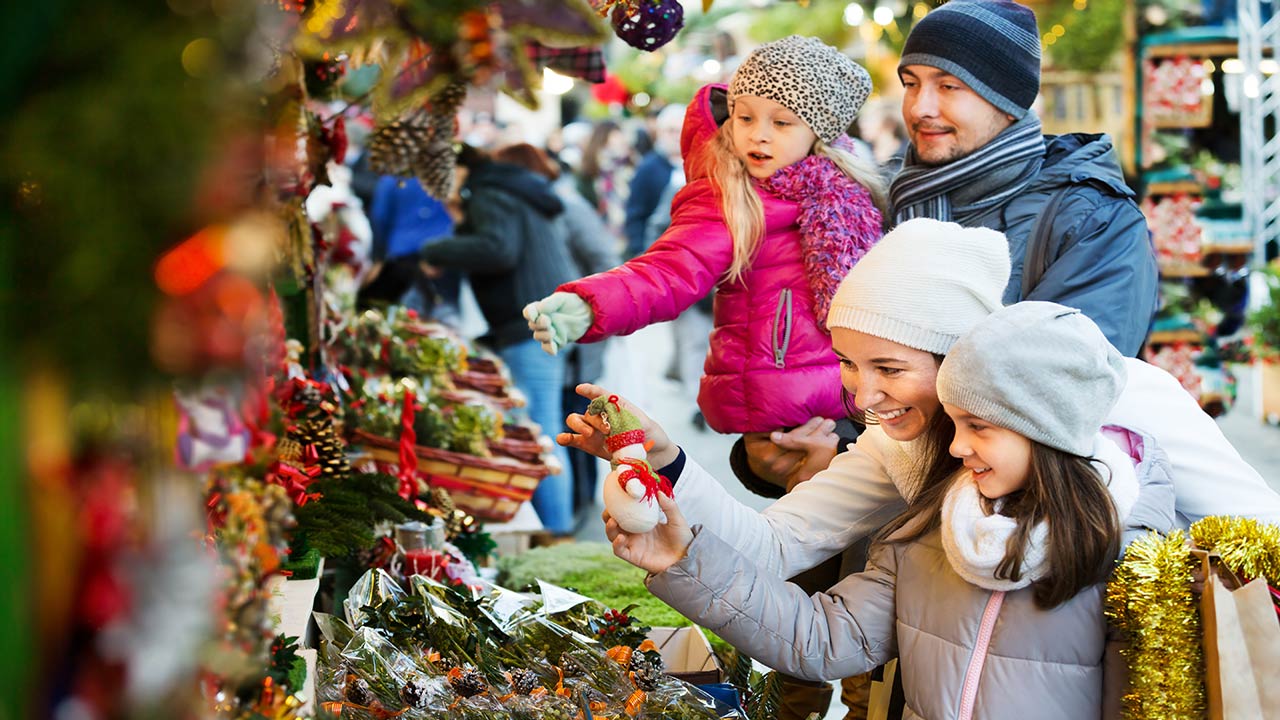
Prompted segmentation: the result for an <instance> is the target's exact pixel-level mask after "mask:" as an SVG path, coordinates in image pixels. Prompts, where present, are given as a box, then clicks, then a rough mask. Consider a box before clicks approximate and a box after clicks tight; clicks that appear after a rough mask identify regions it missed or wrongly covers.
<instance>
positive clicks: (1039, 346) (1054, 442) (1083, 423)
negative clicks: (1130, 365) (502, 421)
mask: <svg viewBox="0 0 1280 720" xmlns="http://www.w3.org/2000/svg"><path fill="white" fill-rule="evenodd" d="M1127 378H1128V373H1127V371H1126V370H1125V366H1124V356H1123V355H1121V354H1120V352H1119V351H1118V350H1116V349H1115V348H1114V347H1112V346H1111V343H1109V342H1107V338H1106V336H1104V335H1103V334H1102V331H1101V330H1099V329H1098V326H1097V325H1095V324H1094V322H1093V321H1092V320H1090V319H1089V318H1087V317H1085V315H1084V314H1083V313H1081V312H1080V311H1079V310H1076V309H1074V308H1069V307H1065V306H1063V305H1059V304H1057V303H1050V302H1035V301H1028V302H1020V303H1017V304H1016V305H1010V306H1009V307H1007V308H1004V309H1003V310H1000V311H998V312H995V313H993V314H991V316H989V317H988V318H987V319H986V320H983V321H982V322H980V323H978V325H977V326H975V327H974V328H973V329H972V330H970V331H969V332H968V333H967V334H966V335H965V336H964V337H963V338H961V339H960V342H958V343H956V344H955V347H953V348H951V352H949V353H947V357H946V359H945V360H943V361H942V367H940V368H938V399H939V400H941V401H942V402H944V403H946V404H948V405H954V406H956V407H958V408H960V409H961V410H964V411H965V412H968V413H971V414H973V415H975V416H977V417H980V418H982V419H983V420H986V421H987V422H989V423H992V424H993V425H998V426H999V427H1002V428H1005V429H1008V430H1012V431H1014V432H1016V433H1018V434H1019V435H1022V436H1024V437H1027V438H1030V439H1032V440H1035V441H1036V442H1038V443H1041V444H1042V445H1048V446H1049V447H1051V448H1057V449H1058V450H1062V451H1064V452H1069V453H1071V454H1072V455H1081V456H1085V457H1087V456H1089V454H1090V453H1091V452H1092V450H1093V438H1094V436H1095V435H1097V433H1098V430H1099V428H1101V427H1102V421H1103V420H1104V419H1105V418H1106V417H1107V413H1109V412H1111V408H1113V407H1115V404H1116V400H1117V399H1118V398H1119V397H1120V391H1121V390H1123V389H1124V386H1125V382H1126V380H1127Z"/></svg>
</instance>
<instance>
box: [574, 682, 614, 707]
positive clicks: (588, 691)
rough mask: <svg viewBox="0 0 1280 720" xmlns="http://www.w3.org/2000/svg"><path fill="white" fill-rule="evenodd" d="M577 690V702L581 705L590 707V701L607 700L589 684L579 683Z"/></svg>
mask: <svg viewBox="0 0 1280 720" xmlns="http://www.w3.org/2000/svg"><path fill="white" fill-rule="evenodd" d="M577 690H578V703H579V704H581V705H586V706H588V707H590V706H591V703H597V702H605V701H606V700H607V698H606V697H605V695H604V693H602V692H600V691H599V690H598V689H596V688H593V687H591V686H590V685H579V686H578V688H577Z"/></svg>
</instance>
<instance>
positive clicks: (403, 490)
mask: <svg viewBox="0 0 1280 720" xmlns="http://www.w3.org/2000/svg"><path fill="white" fill-rule="evenodd" d="M413 397H414V393H413V389H412V388H405V393H404V411H403V412H401V413H400V475H399V477H400V497H402V498H404V499H405V500H408V499H410V498H412V497H413V496H414V495H416V494H417V493H416V492H415V491H416V490H417V487H418V454H417V452H415V450H414V447H415V446H416V445H417V444H418V434H417V433H416V432H414V430H413V412H414V407H413Z"/></svg>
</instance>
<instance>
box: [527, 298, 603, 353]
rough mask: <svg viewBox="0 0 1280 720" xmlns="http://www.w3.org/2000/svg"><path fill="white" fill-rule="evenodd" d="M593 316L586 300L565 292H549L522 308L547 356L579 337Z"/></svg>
mask: <svg viewBox="0 0 1280 720" xmlns="http://www.w3.org/2000/svg"><path fill="white" fill-rule="evenodd" d="M594 317H595V315H594V313H592V312H591V306H590V305H588V304H587V301H586V300H583V299H582V298H580V297H578V296H577V295H575V294H573V293H568V292H557V293H551V294H550V295H548V296H547V297H545V298H543V299H541V300H537V301H535V302H531V303H529V304H528V305H526V306H525V307H524V319H525V320H528V321H529V329H530V330H532V331H533V339H534V340H537V341H538V342H540V343H542V349H543V350H545V351H547V354H549V355H555V354H556V353H557V352H558V351H559V350H560V348H562V347H564V346H565V345H568V344H569V343H571V342H573V341H574V340H577V339H578V338H580V337H582V336H583V335H584V334H585V333H586V332H587V329H588V328H590V327H591V321H592V319H593V318H594Z"/></svg>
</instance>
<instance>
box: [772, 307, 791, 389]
mask: <svg viewBox="0 0 1280 720" xmlns="http://www.w3.org/2000/svg"><path fill="white" fill-rule="evenodd" d="M779 329H781V330H782V339H781V340H779V339H778V330H779ZM790 345H791V290H790V289H784V290H783V291H782V294H781V295H779V296H778V309H777V310H774V312H773V366H774V367H776V368H778V369H779V370H781V369H782V368H784V367H786V366H787V348H788V347H789V346H790Z"/></svg>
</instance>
